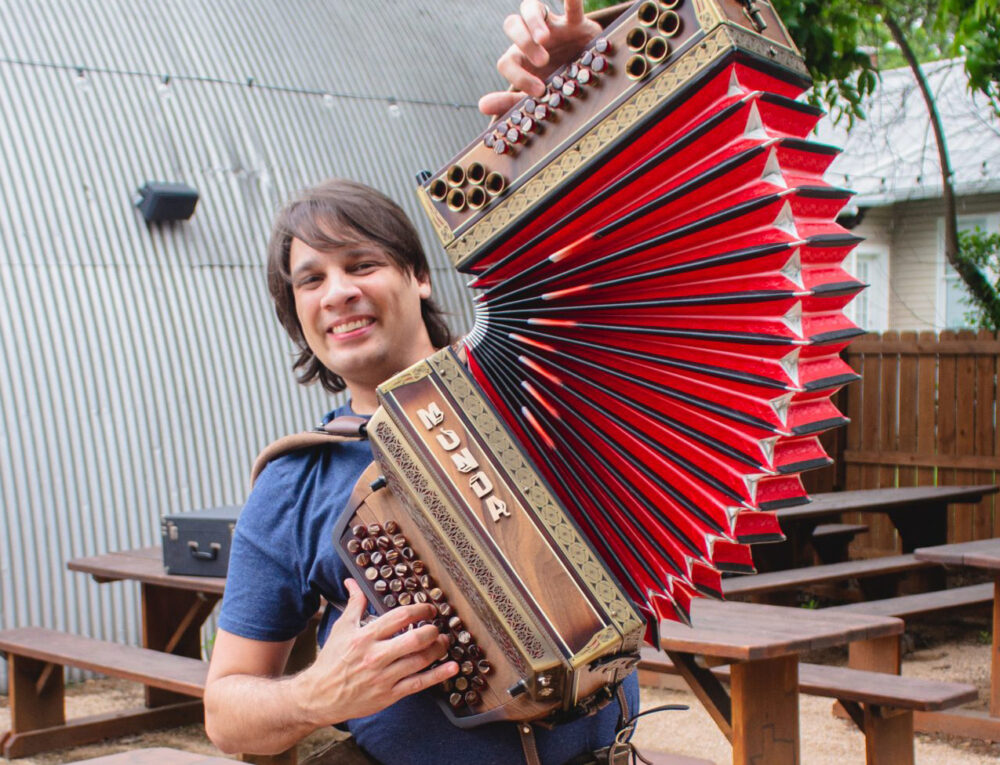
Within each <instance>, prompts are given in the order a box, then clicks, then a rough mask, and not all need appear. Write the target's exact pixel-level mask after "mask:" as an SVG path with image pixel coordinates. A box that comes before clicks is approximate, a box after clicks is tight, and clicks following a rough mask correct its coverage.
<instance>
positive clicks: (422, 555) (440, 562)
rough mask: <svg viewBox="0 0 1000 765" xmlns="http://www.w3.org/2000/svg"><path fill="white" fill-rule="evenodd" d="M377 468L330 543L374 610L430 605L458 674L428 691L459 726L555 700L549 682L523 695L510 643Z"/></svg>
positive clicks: (532, 711)
mask: <svg viewBox="0 0 1000 765" xmlns="http://www.w3.org/2000/svg"><path fill="white" fill-rule="evenodd" d="M378 473H379V471H378V469H377V466H376V465H372V467H371V468H369V470H368V471H366V473H365V474H364V475H363V476H362V478H361V480H360V481H359V483H358V486H357V487H356V489H355V500H353V501H352V503H351V504H352V505H355V507H353V511H352V512H350V514H349V515H348V516H347V517H346V518H343V519H341V522H340V523H338V527H337V532H336V534H337V538H336V540H335V543H336V545H337V548H338V551H339V552H340V554H341V557H342V558H343V559H344V560H345V562H347V564H348V567H349V568H350V569H351V571H352V573H353V575H354V577H355V579H356V580H357V581H358V583H359V585H360V586H361V588H362V590H363V591H364V592H365V595H366V597H367V598H368V601H369V603H370V604H371V606H372V608H373V609H374V611H375V612H376V613H378V614H383V613H386V612H388V611H391V610H392V609H395V608H399V607H400V606H406V605H410V604H413V603H430V604H432V605H433V606H434V607H435V608H436V609H437V615H436V616H435V617H434V618H433V619H432V620H431V622H430V623H433V624H434V626H435V627H437V629H438V631H439V632H441V634H444V635H447V636H448V639H449V642H450V646H449V650H448V657H447V658H448V659H451V660H454V661H456V662H457V663H458V665H459V674H458V675H456V676H455V677H454V678H452V679H450V680H448V681H447V682H446V683H444V684H443V685H442V686H440V687H439V688H438V689H437V691H436V693H437V695H438V700H439V703H440V704H441V706H442V707H443V708H445V710H446V712H447V714H448V715H449V717H450V718H451V719H452V720H453V721H454V722H455V723H456V724H459V725H462V724H463V723H472V722H475V723H476V724H478V723H480V722H482V721H484V717H485V718H489V719H521V718H523V717H525V716H527V717H539V716H543V715H545V714H547V713H548V712H549V711H551V710H552V709H553V708H556V707H558V706H559V705H560V702H561V698H559V697H557V695H556V688H555V687H553V695H552V698H551V700H550V701H548V702H546V703H538V702H536V701H533V700H532V699H530V698H527V697H526V694H525V688H526V682H525V677H526V675H529V674H530V670H529V668H528V667H527V666H526V665H522V666H520V667H518V666H517V662H512V661H511V660H510V658H509V657H510V655H511V649H510V647H509V646H503V647H501V646H500V645H498V642H497V640H496V639H495V638H494V637H493V635H492V633H493V632H495V631H496V630H495V627H494V628H493V629H491V628H490V627H489V626H488V625H487V624H486V623H485V621H484V616H483V614H484V609H483V607H482V606H483V604H482V602H481V599H480V598H479V597H478V596H477V595H476V594H475V593H474V592H470V590H469V587H468V585H467V584H466V583H464V582H460V581H456V579H455V577H454V576H453V574H452V573H450V572H449V570H448V568H449V565H448V561H447V559H446V558H443V557H442V556H441V555H440V542H439V541H435V540H432V539H428V538H427V537H426V536H425V535H424V533H423V532H422V531H421V529H420V528H419V526H418V525H417V523H416V522H415V521H414V519H413V517H412V514H411V513H410V512H409V511H408V510H407V509H406V507H405V506H404V505H403V503H402V502H400V501H399V500H398V499H397V497H396V496H395V495H394V494H393V493H392V492H390V491H389V490H387V489H386V488H384V481H380V480H379V475H378ZM373 484H374V486H375V488H372V485H373ZM349 510H351V508H349ZM486 618H489V617H488V615H487V616H486ZM426 623H427V622H424V623H421V625H418V626H422V624H426ZM543 682H545V681H544V680H543Z"/></svg>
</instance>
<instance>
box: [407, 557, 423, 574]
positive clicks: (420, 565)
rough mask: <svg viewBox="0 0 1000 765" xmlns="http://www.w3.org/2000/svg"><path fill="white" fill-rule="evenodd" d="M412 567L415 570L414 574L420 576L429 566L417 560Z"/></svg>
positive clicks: (411, 564)
mask: <svg viewBox="0 0 1000 765" xmlns="http://www.w3.org/2000/svg"><path fill="white" fill-rule="evenodd" d="M410 567H411V568H412V569H413V573H414V574H416V575H417V576H420V575H421V574H422V573H424V572H425V571H426V570H427V566H426V565H424V562H423V561H422V560H415V561H412V562H411V563H410Z"/></svg>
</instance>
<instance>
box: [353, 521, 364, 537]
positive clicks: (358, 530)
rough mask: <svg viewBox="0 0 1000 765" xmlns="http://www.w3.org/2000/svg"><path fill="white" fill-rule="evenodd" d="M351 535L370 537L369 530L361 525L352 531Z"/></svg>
mask: <svg viewBox="0 0 1000 765" xmlns="http://www.w3.org/2000/svg"><path fill="white" fill-rule="evenodd" d="M351 533H352V534H354V536H356V537H366V536H368V528H367V527H366V526H365V525H364V524H361V523H359V524H358V525H357V526H355V527H354V528H352V529H351Z"/></svg>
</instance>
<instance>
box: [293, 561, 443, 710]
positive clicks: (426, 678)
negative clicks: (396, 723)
mask: <svg viewBox="0 0 1000 765" xmlns="http://www.w3.org/2000/svg"><path fill="white" fill-rule="evenodd" d="M344 584H345V585H346V587H347V590H348V593H349V596H350V597H349V600H348V601H347V605H346V606H345V608H344V612H343V613H342V614H341V615H340V617H339V618H338V619H337V621H336V622H334V624H333V627H332V628H331V630H330V634H329V636H328V637H327V640H326V643H325V644H324V645H323V649H322V650H321V651H320V652H319V655H318V656H317V658H316V661H315V663H313V665H312V666H311V667H309V669H307V670H305V671H303V672H302V673H300V674H299V675H297V676H296V678H295V684H296V690H297V693H296V695H297V696H298V697H299V699H300V701H301V703H302V705H303V706H302V709H303V711H304V712H305V714H306V716H307V717H308V719H310V720H312V721H313V722H314V723H315V725H316V727H317V728H319V727H321V726H325V725H330V724H333V723H338V722H342V721H344V720H347V719H350V718H355V717H365V716H367V715H371V714H374V713H376V712H379V711H381V710H383V709H385V708H386V707H388V706H390V705H391V704H394V703H396V702H397V701H399V700H400V699H401V698H403V697H405V696H409V695H411V694H414V693H418V692H419V691H422V690H424V689H426V688H430V687H432V686H434V685H437V684H438V683H441V682H443V681H445V680H447V679H448V678H449V677H452V676H454V675H455V674H456V673H457V672H458V664H457V663H456V662H454V661H448V662H445V663H443V664H440V665H438V666H436V667H430V668H428V667H429V665H431V664H432V663H433V662H435V661H438V660H439V659H442V658H444V657H445V656H446V655H447V652H448V638H447V636H445V635H442V634H441V633H440V632H439V631H438V629H437V627H435V626H434V625H432V624H427V625H424V626H423V627H414V628H413V629H407V627H409V626H410V625H415V624H416V623H418V622H420V621H425V620H430V619H433V618H434V617H435V616H436V615H437V611H436V609H435V608H434V606H433V605H430V604H428V603H422V604H416V605H411V606H402V607H399V608H396V609H393V610H392V611H389V612H388V613H386V614H383V615H382V616H380V617H378V618H377V619H373V620H372V621H369V622H368V623H366V624H364V625H363V626H362V624H361V620H362V618H363V617H364V615H365V608H366V606H367V601H366V600H365V596H364V593H362V591H361V588H360V587H359V586H358V584H357V583H356V582H355V581H354V580H353V579H347V580H346V581H345V583H344Z"/></svg>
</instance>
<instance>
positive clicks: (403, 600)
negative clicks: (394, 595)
mask: <svg viewBox="0 0 1000 765" xmlns="http://www.w3.org/2000/svg"><path fill="white" fill-rule="evenodd" d="M411 603H413V594H412V593H409V592H401V593H399V605H401V606H408V605H410V604H411Z"/></svg>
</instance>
